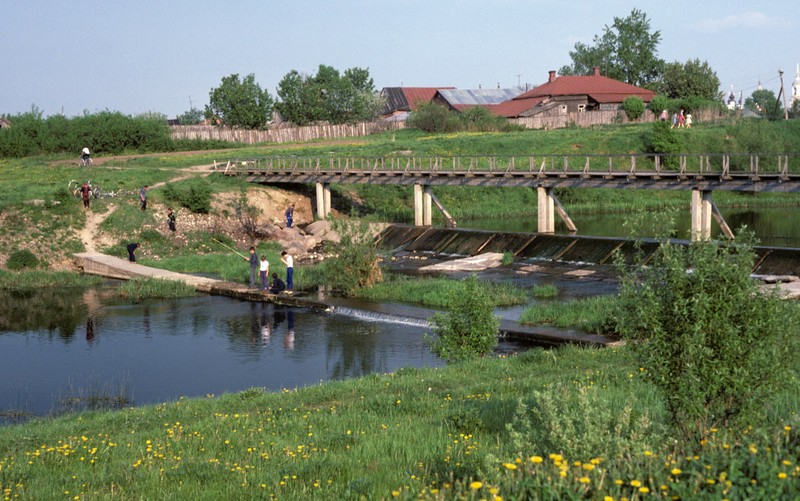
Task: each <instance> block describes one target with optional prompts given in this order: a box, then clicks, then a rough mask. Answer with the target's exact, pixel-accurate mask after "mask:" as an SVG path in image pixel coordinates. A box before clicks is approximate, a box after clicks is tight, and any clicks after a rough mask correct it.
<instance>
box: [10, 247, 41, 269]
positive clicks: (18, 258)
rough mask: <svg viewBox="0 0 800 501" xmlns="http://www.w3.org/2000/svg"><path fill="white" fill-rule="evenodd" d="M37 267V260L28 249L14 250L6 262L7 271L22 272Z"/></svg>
mask: <svg viewBox="0 0 800 501" xmlns="http://www.w3.org/2000/svg"><path fill="white" fill-rule="evenodd" d="M37 266H39V258H37V257H36V255H35V254H34V253H33V252H31V251H29V250H28V249H21V250H15V251H14V252H12V253H11V255H10V256H8V261H6V268H8V269H9V270H23V269H25V268H36V267H37Z"/></svg>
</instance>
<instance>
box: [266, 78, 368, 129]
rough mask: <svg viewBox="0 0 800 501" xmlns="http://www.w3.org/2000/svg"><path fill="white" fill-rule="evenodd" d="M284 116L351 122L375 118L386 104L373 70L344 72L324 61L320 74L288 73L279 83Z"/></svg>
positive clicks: (295, 119) (295, 120)
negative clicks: (378, 92) (371, 73)
mask: <svg viewBox="0 0 800 501" xmlns="http://www.w3.org/2000/svg"><path fill="white" fill-rule="evenodd" d="M278 98H279V102H278V104H277V105H276V108H277V109H278V111H279V112H280V114H281V116H282V117H283V118H284V119H286V120H288V121H290V122H293V123H295V124H297V125H305V124H308V123H312V122H317V121H327V122H330V123H334V124H338V123H350V122H358V121H364V120H371V119H373V118H375V116H376V115H377V114H378V112H379V111H380V110H381V108H382V107H383V105H382V103H381V101H380V99H379V98H378V97H377V96H376V92H375V85H374V83H373V81H372V78H371V77H370V76H369V70H367V69H363V68H350V69H348V70H345V72H344V74H340V73H339V71H338V70H337V69H336V68H333V67H331V66H327V65H324V64H321V65H320V66H319V68H318V69H317V73H316V75H310V76H308V75H301V74H300V73H298V72H297V71H296V70H292V71H290V72H289V73H287V74H286V75H285V76H284V77H283V79H281V81H280V83H278Z"/></svg>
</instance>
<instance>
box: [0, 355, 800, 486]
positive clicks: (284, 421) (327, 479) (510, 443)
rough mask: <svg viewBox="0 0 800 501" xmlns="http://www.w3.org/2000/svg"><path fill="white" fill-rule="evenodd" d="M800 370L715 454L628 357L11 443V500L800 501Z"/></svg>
mask: <svg viewBox="0 0 800 501" xmlns="http://www.w3.org/2000/svg"><path fill="white" fill-rule="evenodd" d="M796 366H797V365H796V364H794V365H790V366H787V367H793V368H792V369H789V370H790V374H788V375H787V376H788V377H787V384H786V386H785V388H784V390H783V391H782V392H781V393H780V394H776V395H774V396H773V397H772V400H771V401H769V402H765V405H769V406H771V407H773V406H774V408H775V409H776V411H775V412H774V413H773V414H772V417H771V421H770V423H769V424H768V425H766V426H765V427H764V428H763V429H751V430H742V431H740V430H718V431H717V432H716V433H714V434H713V435H712V436H710V437H708V440H707V441H705V442H703V443H702V444H696V443H692V444H684V443H676V442H675V441H674V439H673V437H674V435H673V434H672V433H671V431H670V430H671V429H670V425H669V423H667V422H666V421H665V419H666V413H665V412H664V407H663V402H662V401H661V399H660V397H659V395H658V393H657V392H655V391H654V387H653V385H652V384H651V383H650V382H649V381H648V375H647V374H646V373H643V372H642V371H640V370H639V368H638V365H637V364H636V361H635V360H634V359H633V358H632V356H631V353H630V351H629V350H628V349H626V348H624V347H622V348H615V349H604V350H595V349H579V348H565V349H560V350H553V351H541V350H535V351H531V352H528V353H525V354H523V355H520V356H515V357H510V358H499V359H481V360H478V361H476V362H471V363H468V364H463V365H451V366H448V367H445V368H441V369H421V370H417V369H403V370H400V371H398V372H396V373H392V374H383V375H373V376H367V377H364V378H360V379H356V380H350V381H341V382H332V383H326V384H321V385H318V386H313V387H308V388H304V389H301V390H291V389H287V390H285V391H282V392H279V393H266V392H264V391H262V390H260V389H258V388H253V389H251V390H247V391H245V392H242V393H238V394H230V395H222V396H218V397H212V396H209V398H206V399H188V400H187V399H181V400H179V401H177V402H174V403H169V404H160V405H156V406H147V407H140V408H131V409H125V410H122V411H117V412H97V411H93V412H86V413H81V414H75V415H67V416H63V417H59V418H55V419H44V420H35V421H32V422H28V423H24V424H21V425H15V426H8V427H5V428H2V429H0V467H2V475H0V487H2V488H3V489H5V491H4V492H5V497H6V498H10V499H14V498H17V497H19V498H23V499H51V498H54V497H58V498H63V499H73V498H75V497H78V498H79V499H82V498H92V499H119V498H125V499H166V498H182V499H186V498H190V499H262V498H263V499H267V498H270V497H276V498H280V499H361V498H363V499H391V498H399V499H418V498H424V499H451V498H461V496H463V498H464V499H482V498H486V499H491V498H492V497H493V496H495V495H496V496H499V497H502V498H503V499H533V498H539V499H542V498H549V499H585V498H591V499H603V498H604V496H611V497H613V498H614V499H620V498H622V497H627V498H628V499H642V498H646V497H649V496H644V495H643V491H642V490H641V488H642V487H646V488H647V489H648V490H649V491H650V493H663V494H659V495H664V496H667V497H669V496H680V497H681V498H682V499H720V498H721V497H728V498H729V499H751V498H759V499H791V498H792V497H793V496H794V495H795V494H796V491H795V489H796V482H797V475H798V470H797V464H798V460H800V457H798V449H797V448H796V442H797V440H798V439H800V435H798V427H799V426H798V422H797V411H798V408H797V402H798V401H800V399H798V397H799V396H800V392H799V391H798V386H799V385H798V379H797V375H796V373H795V372H794V371H795V369H794V368H795V367H796ZM787 402H788V403H789V404H790V405H784V404H783V403H787ZM589 406H590V407H589ZM784 427H786V428H784ZM609 430H615V431H613V432H611V433H609ZM562 472H563V473H562ZM782 474H783V475H785V476H786V478H782ZM476 482H479V483H480V485H479V484H478V483H476ZM662 485H664V486H665V487H663V488H662V487H661V486H662Z"/></svg>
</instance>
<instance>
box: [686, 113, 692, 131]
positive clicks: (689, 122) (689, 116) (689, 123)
mask: <svg viewBox="0 0 800 501" xmlns="http://www.w3.org/2000/svg"><path fill="white" fill-rule="evenodd" d="M686 128H687V129H691V128H692V114H691V113H687V114H686Z"/></svg>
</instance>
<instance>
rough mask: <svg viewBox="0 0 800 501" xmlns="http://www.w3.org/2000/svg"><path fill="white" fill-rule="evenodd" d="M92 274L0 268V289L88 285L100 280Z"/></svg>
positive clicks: (95, 283) (100, 280)
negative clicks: (16, 270)
mask: <svg viewBox="0 0 800 501" xmlns="http://www.w3.org/2000/svg"><path fill="white" fill-rule="evenodd" d="M102 280H103V279H102V278H100V277H96V276H93V275H78V274H76V273H71V272H67V271H46V270H31V271H19V272H11V271H5V270H0V289H6V290H21V289H49V288H54V287H90V286H93V285H97V284H99V283H100V282H102Z"/></svg>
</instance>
